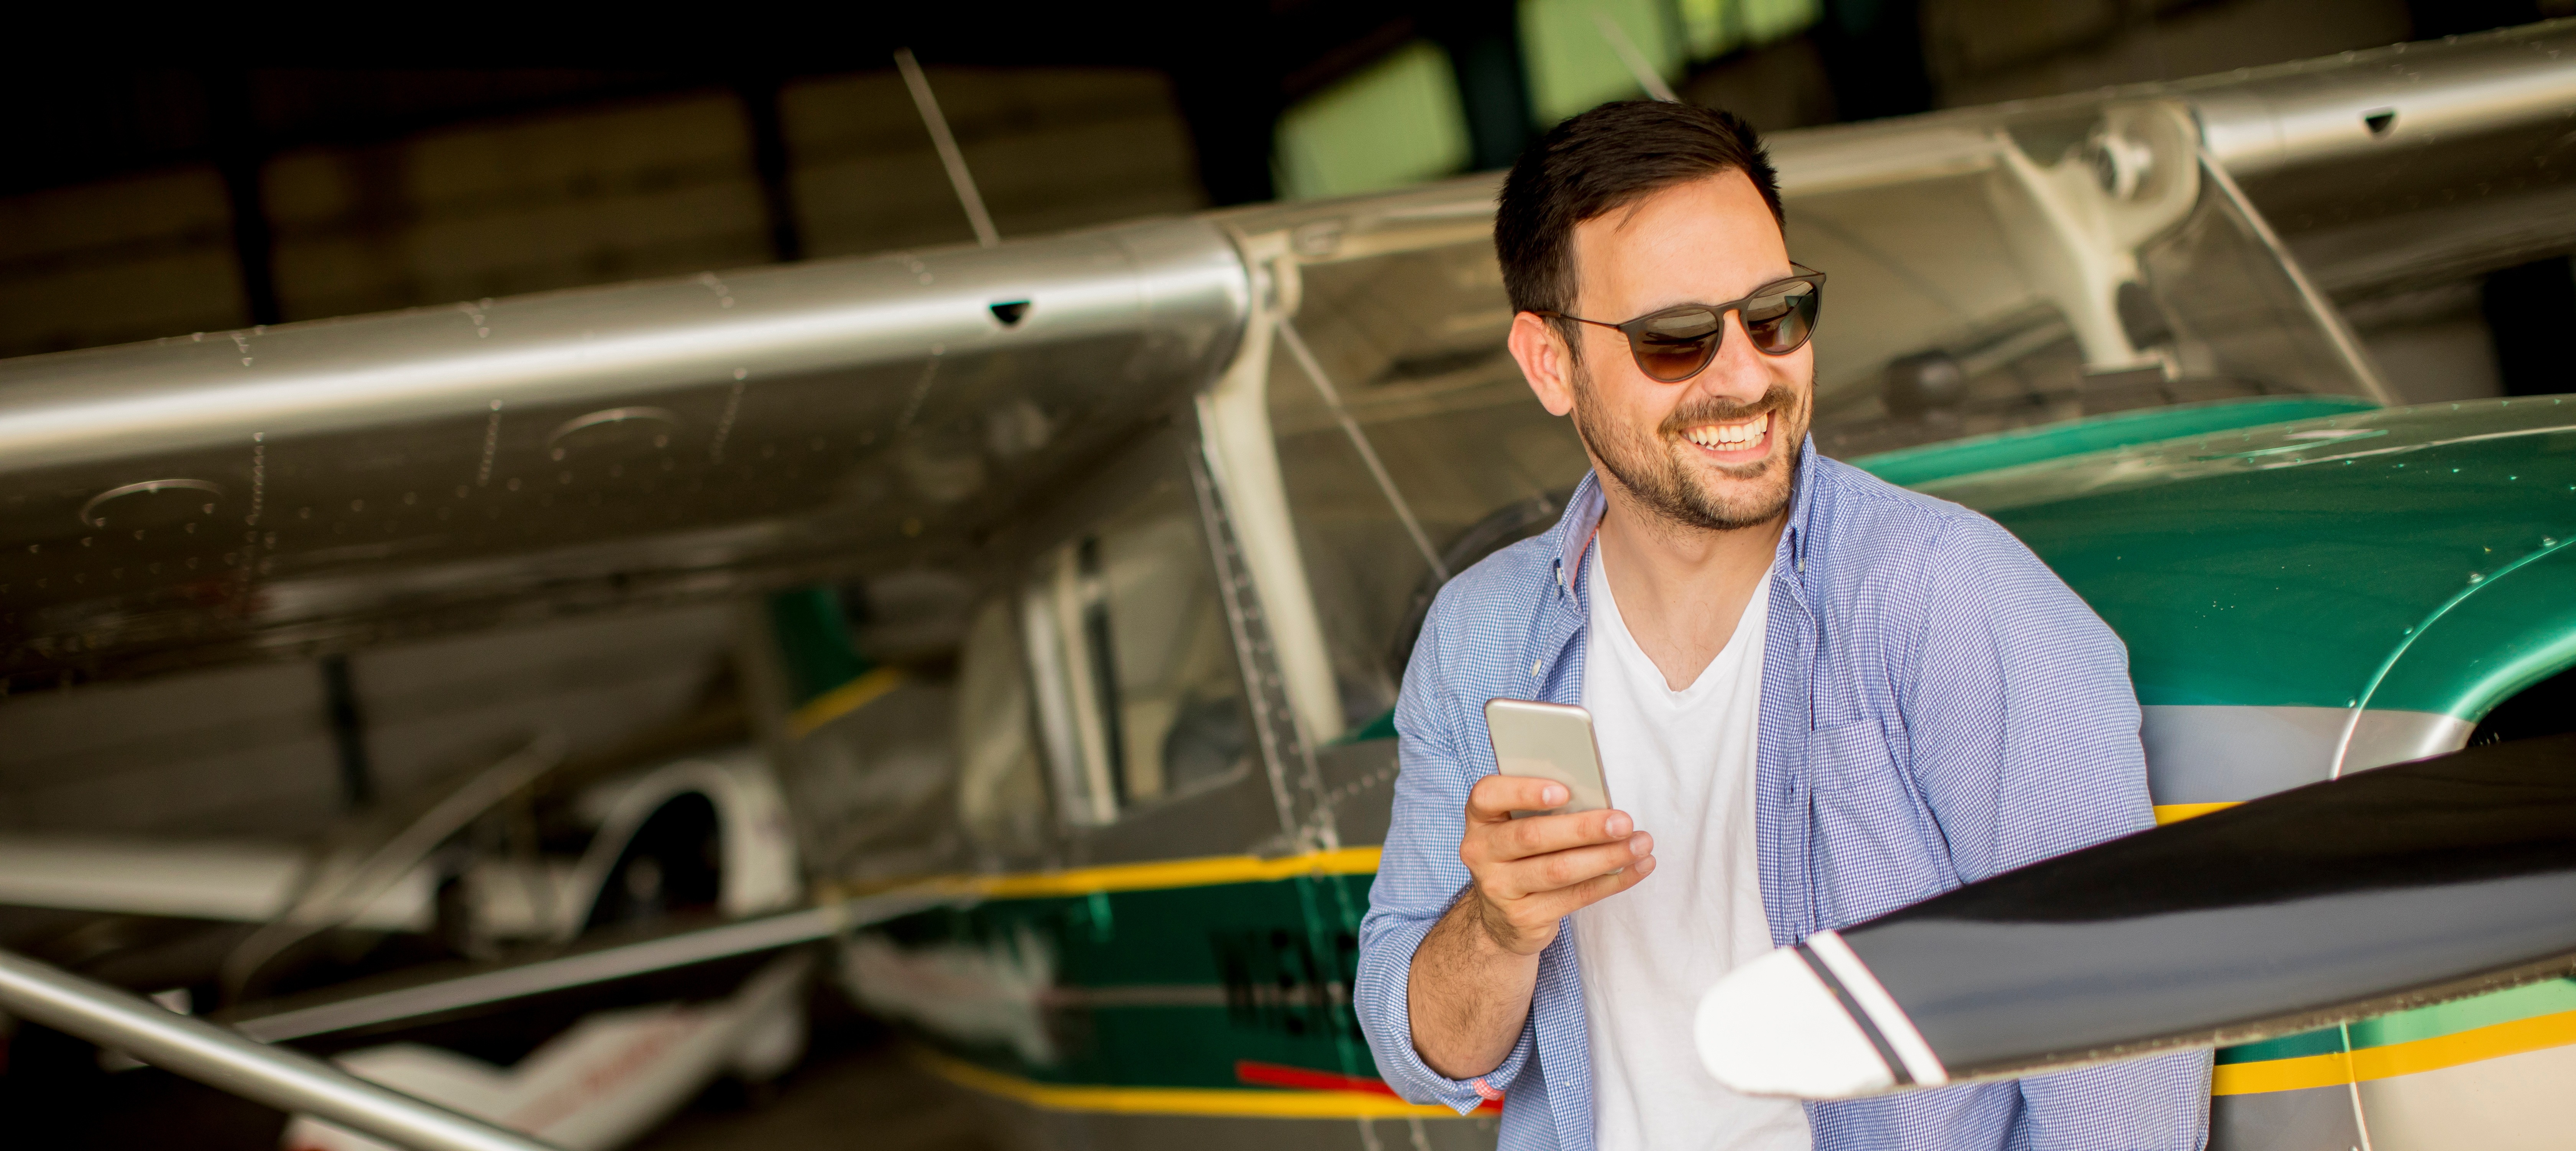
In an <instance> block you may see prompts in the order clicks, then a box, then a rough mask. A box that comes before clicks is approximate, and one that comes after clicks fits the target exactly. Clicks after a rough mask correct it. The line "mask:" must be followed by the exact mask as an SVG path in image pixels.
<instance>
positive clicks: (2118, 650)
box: [1353, 441, 2209, 1151]
mask: <svg viewBox="0 0 2576 1151" xmlns="http://www.w3.org/2000/svg"><path fill="white" fill-rule="evenodd" d="M1602 507H1603V502H1602V496H1601V492H1600V489H1599V487H1598V486H1597V485H1596V483H1595V481H1594V480H1593V479H1592V477H1589V476H1587V477H1585V478H1584V480H1583V483H1582V485H1581V486H1580V487H1578V488H1577V489H1576V490H1575V495H1574V498H1573V500H1572V501H1571V502H1570V504H1569V506H1568V507H1567V508H1566V512H1565V515H1564V517H1563V518H1562V519H1561V520H1559V521H1558V523H1557V525H1556V527H1555V528H1554V529H1553V530H1551V531H1549V532H1548V533H1547V534H1546V535H1544V536H1540V537H1538V538H1536V539H1531V540H1525V541H1523V542H1521V543H1518V544H1515V545H1513V546H1511V547H1509V548H1506V549H1504V550H1503V551H1501V552H1499V553H1497V554H1495V555H1494V556H1493V557H1491V558H1489V559H1487V560H1485V561H1484V562H1483V563H1480V564H1477V565H1476V566H1475V567H1473V568H1471V569H1469V570H1468V571H1466V572H1464V573H1462V574H1461V575H1459V576H1458V578H1456V579H1454V580H1451V581H1450V582H1449V585H1448V587H1446V588H1444V589H1443V590H1442V591H1441V593H1440V598H1439V600H1438V602H1437V603H1436V604H1434V605H1433V607H1432V610H1431V616H1430V619H1429V621H1428V622H1427V623H1426V624H1425V625H1424V626H1423V629H1422V638H1421V640H1420V642H1419V643H1418V644H1417V645H1416V646H1415V647H1414V650H1413V661H1412V664H1411V665H1410V666H1409V667H1408V668H1407V669H1406V671H1405V675H1404V691H1403V695H1402V698H1401V699H1399V700H1398V701H1397V703H1396V709H1395V726H1396V732H1397V734H1398V737H1399V739H1400V743H1399V745H1398V754H1399V756H1400V761H1401V764H1402V767H1401V771H1400V773H1399V774H1398V775H1397V777H1396V785H1395V812H1394V822H1393V825H1392V828H1391V830H1389V832H1388V833H1387V837H1386V854H1385V859H1384V862H1382V863H1381V864H1380V865H1379V868H1378V874H1377V882H1376V884H1375V885H1374V886H1373V887H1371V888H1370V891H1369V913H1368V918H1367V919H1366V920H1365V921H1364V922H1363V923H1362V925H1361V927H1360V965H1359V981H1358V984H1357V986H1356V987H1355V988H1354V991H1353V996H1354V1000H1355V1006H1356V1007H1357V1009H1358V1014H1359V1018H1360V1023H1361V1026H1362V1028H1363V1029H1364V1030H1365V1031H1366V1032H1367V1034H1368V1040H1369V1049H1370V1052H1371V1054H1373V1055H1374V1056H1375V1058H1376V1060H1377V1067H1378V1072H1379V1074H1381V1075H1383V1076H1385V1078H1386V1081H1387V1082H1388V1083H1389V1084H1390V1085H1392V1086H1393V1087H1394V1088H1395V1090H1396V1091H1397V1092H1398V1093H1400V1094H1402V1095H1403V1096H1404V1097H1405V1098H1407V1099H1410V1100H1413V1101H1415V1102H1417V1103H1431V1102H1438V1103H1445V1104H1448V1105H1450V1106H1452V1107H1455V1108H1457V1109H1458V1110H1459V1111H1460V1112H1462V1113H1463V1112H1466V1111H1468V1110H1470V1109H1472V1108H1474V1107H1475V1106H1476V1105H1477V1104H1479V1103H1481V1102H1483V1101H1485V1100H1486V1099H1490V1098H1493V1097H1494V1096H1496V1095H1498V1094H1499V1095H1504V1096H1506V1099H1505V1102H1504V1105H1503V1118H1502V1148H1503V1151H1524V1149H1526V1151H1537V1149H1539V1148H1564V1149H1567V1151H1576V1149H1588V1148H1591V1147H1592V1145H1593V1144H1592V1062H1591V1052H1590V1050H1589V1047H1588V1040H1587V1039H1586V1037H1585V1030H1584V1019H1583V990H1582V984H1581V981H1580V980H1579V978H1578V977H1577V974H1576V968H1577V965H1578V964H1579V963H1581V962H1582V960H1581V957H1580V956H1578V955H1577V954H1575V946H1574V931H1573V927H1572V924H1571V923H1570V922H1567V923H1562V924H1560V925H1559V926H1558V930H1557V935H1556V941H1555V942H1554V943H1551V944H1549V945H1548V948H1547V950H1546V951H1545V952H1543V953H1542V954H1541V955H1540V956H1539V966H1538V985H1537V989H1536V991H1535V993H1534V995H1533V996H1532V999H1531V1002H1530V1013H1529V1021H1528V1022H1527V1023H1526V1024H1525V1025H1524V1026H1523V1027H1522V1029H1521V1036H1520V1041H1519V1043H1518V1044H1516V1045H1515V1046H1514V1047H1513V1048H1512V1052H1511V1054H1510V1055H1509V1056H1508V1057H1506V1058H1505V1059H1504V1060H1503V1062H1502V1065H1501V1066H1499V1067H1496V1068H1495V1069H1493V1070H1492V1071H1490V1072H1488V1073H1486V1074H1485V1075H1482V1076H1479V1077H1477V1078H1475V1079H1472V1080H1457V1079H1451V1078H1448V1077H1447V1076H1444V1075H1442V1074H1440V1073H1439V1072H1437V1071H1433V1070H1432V1069H1431V1068H1430V1067H1428V1066H1426V1065H1425V1064H1424V1063H1423V1062H1422V1057H1421V1056H1420V1055H1419V1054H1418V1053H1417V1052H1415V1051H1414V1048H1413V1040H1412V1030H1411V1023H1410V1021H1409V1020H1408V1018H1407V1012H1406V1003H1405V982H1406V979H1407V976H1408V973H1409V971H1410V970H1411V967H1412V962H1413V952H1414V949H1415V948H1416V947H1419V946H1420V945H1421V943H1422V938H1423V936H1424V935H1425V934H1426V933H1428V932H1429V931H1430V930H1431V926H1432V924H1433V923H1434V922H1436V921H1437V920H1439V918H1440V917H1441V915H1442V914H1443V913H1444V912H1446V911H1447V910H1448V909H1449V906H1450V904H1451V903H1452V902H1453V901H1455V900H1456V899H1457V897H1458V895H1459V893H1460V892H1461V891H1462V890H1464V889H1465V888H1466V886H1467V882H1468V875H1467V869H1466V867H1465V865H1464V864H1462V863H1460V862H1459V859H1458V842H1459V837H1460V835H1461V833H1462V831H1463V829H1464V818H1465V817H1464V810H1465V807H1466V803H1467V790H1468V789H1469V788H1470V787H1472V786H1474V784H1475V782H1476V780H1477V779H1479V778H1481V777H1483V776H1484V775H1486V774H1487V773H1489V772H1492V771H1493V770H1494V758H1493V753H1492V750H1491V746H1490V745H1489V744H1488V742H1487V740H1486V735H1485V720H1484V704H1485V701H1486V700H1488V699H1491V698H1494V697H1496V696H1510V697H1514V698H1521V699H1543V700H1552V701H1554V702H1557V703H1580V702H1581V701H1582V698H1583V659H1584V631H1585V628H1586V625H1587V624H1588V623H1589V622H1590V618H1591V617H1590V613H1589V611H1588V610H1587V607H1586V602H1587V601H1586V599H1585V597H1586V595H1587V589H1586V588H1585V586H1584V584H1585V583H1586V582H1587V581H1586V579H1585V578H1584V571H1585V564H1584V563H1583V558H1584V557H1583V550H1584V549H1585V548H1586V547H1587V546H1589V544H1590V541H1591V538H1592V535H1593V529H1594V527H1595V526H1597V525H1598V524H1599V523H1600V520H1601V512H1602ZM1765 635H1766V642H1767V646H1766V647H1765V649H1764V651H1763V659H1762V712H1761V716H1762V718H1761V731H1760V744H1759V750H1758V752H1757V757H1756V766H1755V783H1754V786H1755V787H1756V788H1757V789H1758V795H1757V797H1756V800H1755V828H1756V838H1757V839H1758V841H1759V842H1758V844H1757V847H1758V849H1759V852H1760V859H1761V872H1762V904H1763V911H1764V913H1765V914H1766V915H1767V916H1768V918H1769V920H1770V925H1771V941H1772V942H1773V943H1774V944H1777V945H1782V946H1785V945H1788V944H1791V943H1795V942H1797V941H1798V940H1801V939H1804V938H1806V937H1807V936H1808V935H1809V934H1811V933H1813V932H1815V931H1817V930H1820V929H1823V928H1829V927H1843V926H1847V925H1850V924H1853V923H1857V922H1860V921H1862V920H1865V919H1869V918H1871V917H1873V916H1877V915H1880V914H1883V913H1885V912H1889V911H1893V910H1895V909H1897V908H1899V907H1903V906H1905V905H1907V904H1910V903H1914V902H1917V901H1919V900H1922V899H1925V898H1928V897H1930V896H1933V895H1938V894H1940V893H1941V892H1944V891H1948V890H1950V889H1951V888H1954V887H1957V886H1959V885H1961V884H1963V883H1968V882H1971V881H1974V880H1977V879H1981V878H1984V877H1986V876H1989V875H1993V874H1995V873H1997V872H2000V871H2004V870H2008V869H2010V868H2014V867H2019V866H2021V865H2023V864H2027V863H2031V862H2033V861H2036V860H2041V859H2046V858H2048V857H2050V856H2052V855H2057V854H2060V853H2062V852H2066V851H2071V850H2073V849H2075V848H2078V847H2083V846H2085V845H2087V844H2091V843H2095V842H2098V841H2101V840H2104V839H2109V838H2111V837H2114V836H2118V835H2125V834H2127V833H2129V832H2133V831H2137V830H2140V829H2142V828H2145V827H2148V826H2151V825H2152V824H2153V822H2154V815H2153V812H2152V810H2151V809H2150V807H2149V804H2148V799H2147V781H2146V768H2145V763H2144V757H2143V755H2142V753H2141V751H2140V749H2139V744H2138V706H2137V699H2136V696H2135V695H2134V693H2133V692H2132V691H2131V689H2130V686H2129V678H2128V652H2127V650H2126V649H2125V648H2124V647H2122V646H2121V644H2120V641H2119V638H2118V637H2116V636H2114V635H2113V634H2111V630H2110V628H2108V627H2106V626H2104V625H2103V623H2102V621H2101V619H2100V618H2099V617H2097V616H2095V615H2094V614H2093V612H2092V610H2091V609H2090V608H2087V607H2086V606H2085V605H2084V601H2082V600H2080V599H2078V598H2076V596H2075V593H2074V592H2073V591H2071V590H2069V589H2068V588H2067V586H2066V585H2065V584H2064V583H2063V582H2061V581H2060V580H2058V578H2057V577H2056V575H2055V574H2054V573H2051V572H2050V571H2049V570H2048V568H2047V567H2046V566H2044V565H2042V564H2041V563H2040V561H2039V558H2038V557H2037V556H2034V555H2032V554H2031V553H2030V550H2029V549H2027V548H2025V547H2023V546H2022V545H2021V542H2020V541H2019V540H2016V539H2014V538H2013V537H2012V536H2011V535H2010V534H2008V533H2006V532H2005V531H2004V530H2003V528H2001V527H1999V526H1997V525H1996V524H1995V522H1994V521H1992V520H1989V519H1987V518H1985V517H1984V516H1981V515H1978V514H1977V513H1975V512H1972V511H1969V510H1967V509H1966V508H1962V507H1960V506H1958V505H1956V504H1951V503H1945V502H1942V501H1940V500H1936V499H1931V498H1929V497H1926V496H1922V495H1918V494H1915V493H1913V492H1909V491H1906V490H1904V489H1902V488H1897V487H1894V486H1891V485H1889V484H1886V483H1884V482H1881V481H1880V480H1878V479H1876V478H1875V477H1872V476H1870V475H1869V474H1868V473H1865V472H1862V471H1860V470H1859V469H1856V468H1853V467H1851V466H1849V465H1847V464H1843V463H1839V462H1836V461H1834V460H1829V459H1825V458H1823V457H1821V456H1818V455H1817V454H1816V451H1815V445H1814V442H1813V441H1809V442H1807V443H1806V444H1804V445H1802V446H1801V451H1800V453H1799V469H1798V481H1797V490H1796V494H1795V496H1794V497H1793V499H1792V502H1791V506H1790V511H1789V522H1788V525H1787V528H1786V530H1784V531H1783V532H1782V533H1781V538H1780V548H1779V553H1778V554H1777V556H1775V557H1774V558H1773V560H1772V564H1771V620H1770V629H1769V631H1768V632H1766V633H1765ZM1693 1006H1695V1005H1692V1004H1675V1005H1674V1010H1676V1011H1685V1012H1687V1011H1689V1010H1691V1009H1692V1008H1693ZM2208 1113H2209V1055H2208V1053H2206V1052H2184V1053H2180V1054H2172V1055H2165V1056H2160V1057H2156V1058H2151V1059H2144V1060H2138V1061H2134V1062H2128V1063H2116V1064H2109V1065H2105V1066H2099V1067H2092V1068H2087V1069H2084V1070H2078V1071H2070V1072H2063V1073H2059V1074H2055V1075H2047V1076H2035V1077H2032V1078H2027V1079H2022V1080H2017V1081H2013V1082H2004V1083H1983V1084H1972V1085H1966V1086H1957V1087H1947V1088H1942V1089H1939V1090H1932V1091H1919V1092H1913V1093H1910V1094H1901V1095H1888V1096H1881V1097H1878V1098H1874V1099H1861V1100H1853V1101H1848V1102H1834V1103H1810V1104H1807V1118H1808V1120H1809V1121H1810V1123H1811V1124H1812V1125H1813V1127H1814V1130H1815V1138H1816V1147H1817V1148H1818V1149H1819V1151H1845V1149H1850V1151H1863V1149H1866V1151H1893V1149H1897V1148H1922V1149H1924V1151H1964V1149H1971V1148H1997V1149H2010V1151H2019V1149H2022V1148H2051V1149H2056V1148H2066V1149H2091V1148H2101V1149H2105V1151H2109V1149H2119V1151H2132V1149H2146V1148H2155V1149H2159V1151H2163V1149H2172V1151H2187V1149H2192V1148H2198V1147H2200V1146H2202V1145H2203V1144H2204V1143H2205V1142H2206V1140H2207V1128H2208Z"/></svg>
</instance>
